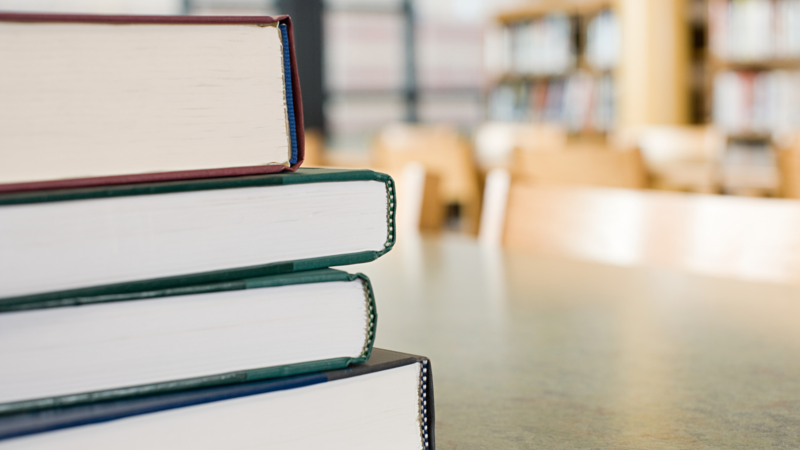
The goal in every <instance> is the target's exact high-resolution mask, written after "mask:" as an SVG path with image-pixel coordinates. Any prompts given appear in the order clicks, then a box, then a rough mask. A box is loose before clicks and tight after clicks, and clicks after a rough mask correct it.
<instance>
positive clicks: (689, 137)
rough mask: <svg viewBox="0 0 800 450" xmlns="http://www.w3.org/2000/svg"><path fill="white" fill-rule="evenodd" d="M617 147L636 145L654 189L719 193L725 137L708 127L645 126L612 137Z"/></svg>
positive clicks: (622, 131) (620, 132)
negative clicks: (720, 168)
mask: <svg viewBox="0 0 800 450" xmlns="http://www.w3.org/2000/svg"><path fill="white" fill-rule="evenodd" d="M612 140H613V143H614V144H615V145H616V146H617V147H620V148H631V147H636V148H639V150H640V151H641V154H642V159H643V161H644V165H645V168H646V170H647V172H648V174H649V176H650V184H651V187H653V188H655V189H666V190H680V191H692V192H705V193H715V192H719V187H720V174H719V160H720V157H721V155H722V152H723V150H724V149H725V136H724V135H723V134H722V133H720V132H719V131H717V130H716V129H714V128H713V127H708V126H679V125H678V126H644V127H637V128H628V129H623V130H621V131H619V132H617V133H616V134H615V135H614V136H613V139H612Z"/></svg>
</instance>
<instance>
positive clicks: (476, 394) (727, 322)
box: [348, 235, 800, 449]
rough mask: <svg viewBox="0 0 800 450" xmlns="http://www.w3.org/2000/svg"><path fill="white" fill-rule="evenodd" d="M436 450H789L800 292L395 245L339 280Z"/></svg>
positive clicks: (451, 244) (437, 240)
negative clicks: (398, 356)
mask: <svg viewBox="0 0 800 450" xmlns="http://www.w3.org/2000/svg"><path fill="white" fill-rule="evenodd" d="M348 270H351V271H361V272H364V273H366V274H367V275H369V276H370V278H371V279H372V281H373V284H374V286H375V290H376V298H377V305H378V312H379V326H378V335H377V342H376V346H378V347H386V348H392V349H396V350H399V351H406V352H413V353H417V354H422V355H425V356H428V357H430V358H431V359H432V361H433V368H434V373H435V387H436V413H437V414H436V416H437V441H438V442H437V444H438V446H439V448H441V449H451V448H453V449H455V448H458V449H484V448H485V449H528V448H547V449H562V448H563V449H567V448H569V449H572V448H631V449H634V448H635V449H645V448H647V449H656V448H659V449H660V448H665V449H666V448H669V449H704V448H728V449H731V448H800V326H798V325H797V324H798V317H800V288H798V287H793V286H789V285H780V284H777V283H771V284H768V283H763V284H760V283H753V282H746V281H740V280H736V279H730V278H728V279H726V278H711V277H704V276H700V275H692V274H686V273H682V272H678V271H675V270H668V269H659V268H649V267H622V266H612V265H603V264H597V263H588V262H579V261H574V260H567V259H557V258H554V257H545V256H535V255H529V254H522V253H517V252H514V251H508V250H500V249H493V250H490V249H485V248H481V247H479V246H478V245H477V243H475V241H474V240H472V239H470V238H466V237H460V236H454V235H442V236H441V237H422V238H419V237H416V238H415V237H414V236H411V235H402V236H400V239H399V241H398V244H397V246H396V247H395V249H394V250H393V251H392V252H390V253H389V254H387V255H386V256H384V257H383V258H381V259H379V260H378V261H376V262H373V263H370V264H365V265H360V266H355V267H350V268H348Z"/></svg>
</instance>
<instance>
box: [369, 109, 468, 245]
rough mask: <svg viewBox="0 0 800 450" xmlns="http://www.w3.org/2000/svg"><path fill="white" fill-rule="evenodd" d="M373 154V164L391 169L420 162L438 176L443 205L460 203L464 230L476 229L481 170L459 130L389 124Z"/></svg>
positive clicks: (442, 127)
mask: <svg viewBox="0 0 800 450" xmlns="http://www.w3.org/2000/svg"><path fill="white" fill-rule="evenodd" d="M372 156H373V165H374V167H376V168H377V169H378V170H386V171H389V172H400V171H402V170H403V168H404V167H405V166H406V165H407V164H409V163H412V162H417V163H419V164H421V165H422V166H423V167H424V168H425V170H426V172H428V173H430V174H431V175H433V176H435V177H436V178H437V179H438V183H439V185H438V192H439V196H440V201H441V204H442V205H441V207H442V208H446V207H447V205H450V204H458V205H459V206H460V211H461V218H462V220H463V224H464V230H465V231H468V232H475V231H476V230H477V223H478V215H479V214H480V188H479V184H478V171H477V168H476V166H475V162H474V160H473V157H472V149H471V148H470V146H469V145H468V144H467V142H466V141H465V140H464V139H463V138H462V137H461V136H460V135H459V133H458V131H457V130H455V129H453V128H450V127H445V126H425V125H407V124H395V125H390V126H387V127H385V128H384V129H383V130H381V131H380V133H379V134H378V136H377V139H376V142H375V146H374V149H373V155H372Z"/></svg>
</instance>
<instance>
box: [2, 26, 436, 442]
mask: <svg viewBox="0 0 800 450" xmlns="http://www.w3.org/2000/svg"><path fill="white" fill-rule="evenodd" d="M0 60H2V61H3V70H2V71H0V98H2V99H3V100H2V102H0V159H2V164H0V361H2V370H0V449H28V448H36V449H40V448H41V449H51V448H52V449H56V448H58V449H63V448H76V449H77V448H80V449H108V448H137V449H138V448H149V449H152V448H195V449H197V448H226V449H236V448H256V447H258V448H340V447H341V448H381V449H387V448H403V449H406V448H408V449H411V448H416V449H431V448H433V447H434V409H433V384H432V377H431V375H432V374H431V366H430V362H429V361H428V359H427V358H424V357H418V356H413V355H407V354H402V353H397V352H392V351H387V350H381V349H377V348H375V349H373V343H374V340H375V333H376V326H377V312H376V307H375V295H374V292H373V289H372V286H371V284H370V281H369V279H368V278H367V277H366V276H365V275H363V274H350V273H346V272H342V271H338V270H333V269H329V268H328V267H330V266H342V265H347V264H355V263H363V262H368V261H371V260H374V259H375V258H378V257H379V256H381V255H383V254H384V253H386V252H388V251H389V250H390V249H391V248H392V246H393V244H394V242H395V204H396V200H395V186H394V184H393V182H392V180H391V178H390V177H388V176H387V175H384V174H380V173H376V172H372V171H369V170H344V169H301V168H300V165H301V163H302V161H303V154H304V147H303V142H304V141H303V126H302V123H303V121H302V103H301V97H300V86H299V79H298V75H297V68H296V66H295V58H294V47H293V38H292V24H291V21H290V19H289V18H288V17H286V16H282V17H276V18H270V17H165V16H152V17H144V16H135V17H134V16H84V15H36V14H0Z"/></svg>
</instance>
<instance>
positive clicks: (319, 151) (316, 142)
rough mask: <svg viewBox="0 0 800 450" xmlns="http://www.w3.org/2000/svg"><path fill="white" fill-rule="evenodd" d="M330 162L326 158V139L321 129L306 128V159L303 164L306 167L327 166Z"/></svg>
mask: <svg viewBox="0 0 800 450" xmlns="http://www.w3.org/2000/svg"><path fill="white" fill-rule="evenodd" d="M327 163H328V162H327V161H326V159H325V140H324V139H323V137H322V133H320V132H319V130H313V129H309V130H305V159H304V160H303V165H304V166H306V167H320V166H325V165H326V164H327Z"/></svg>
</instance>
